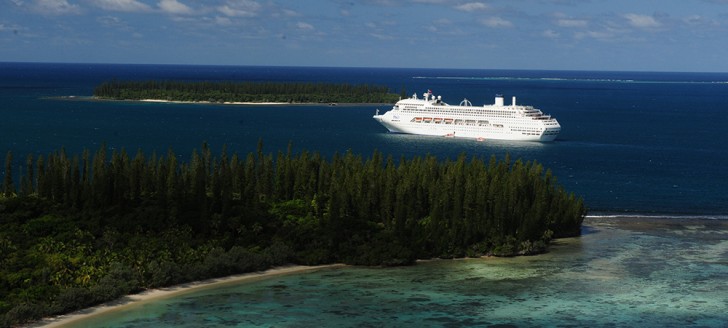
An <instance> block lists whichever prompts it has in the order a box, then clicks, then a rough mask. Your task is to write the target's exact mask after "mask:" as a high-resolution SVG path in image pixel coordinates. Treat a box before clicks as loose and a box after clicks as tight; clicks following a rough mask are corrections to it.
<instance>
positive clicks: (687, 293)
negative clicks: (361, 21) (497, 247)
mask: <svg viewBox="0 0 728 328" xmlns="http://www.w3.org/2000/svg"><path fill="white" fill-rule="evenodd" d="M111 79H119V80H148V79H155V80H188V81H251V80H252V81H308V82H345V83H352V84H359V83H371V84H380V85H387V86H389V87H390V88H391V89H392V90H393V91H394V92H396V93H400V92H402V91H404V93H405V94H407V95H411V94H412V93H415V92H416V93H418V94H420V95H421V94H422V92H425V91H426V90H428V89H429V90H432V91H433V92H434V93H435V94H436V95H442V96H443V99H444V101H446V102H449V103H452V104H457V103H459V102H460V101H461V100H462V99H463V98H468V99H469V100H470V101H471V102H473V103H474V104H476V105H479V104H489V103H492V102H493V98H494V96H495V95H496V94H503V95H504V96H505V97H506V99H510V97H511V96H517V98H518V103H520V104H526V105H533V106H535V107H537V108H539V109H541V110H543V111H544V112H546V113H548V114H551V115H553V116H554V117H555V118H557V119H558V120H559V122H560V123H561V126H562V132H561V134H560V135H559V137H558V138H557V139H556V141H554V142H551V143H533V142H508V141H490V140H487V141H485V142H477V141H474V140H463V139H457V138H454V139H453V138H438V137H425V136H414V135H400V134H390V133H388V132H386V129H385V128H384V127H382V126H381V125H379V124H378V123H377V122H375V121H374V120H373V119H372V115H374V113H375V111H376V110H377V109H379V110H380V111H383V110H388V109H389V107H390V106H391V105H346V106H344V105H339V106H325V105H321V106H318V105H305V106H288V105H276V106H269V105H266V106H252V105H246V106H238V105H216V104H169V103H141V102H124V101H94V100H91V99H89V98H88V97H89V96H90V95H91V94H92V93H93V89H94V87H95V86H96V85H97V84H98V83H100V82H103V81H107V80H111ZM727 110H728V73H652V72H580V71H525V70H462V69H457V70H456V69H411V68H406V69H405V68H402V69H394V68H320V67H233V66H175V65H102V64H36V63H0V117H2V119H1V120H0V131H2V135H0V152H2V153H0V154H5V153H7V152H8V151H12V153H13V156H14V157H13V158H14V161H15V163H14V164H15V167H18V168H19V167H20V166H21V165H22V164H23V163H24V162H25V156H26V155H28V154H33V155H34V156H37V155H40V154H48V153H50V152H53V151H57V150H60V149H62V148H63V149H65V150H66V151H67V152H68V153H70V154H76V153H80V152H81V151H82V150H83V149H90V150H92V151H93V150H96V149H98V148H99V147H106V148H108V149H109V150H117V151H119V150H122V149H125V150H126V151H128V152H130V153H135V152H136V151H137V149H142V150H143V151H145V152H147V153H152V152H156V153H164V154H166V153H167V151H168V149H170V148H171V149H173V150H174V151H175V153H176V154H177V155H178V156H179V157H180V159H182V160H185V159H187V158H188V157H189V156H190V154H191V153H192V150H193V149H195V148H197V149H200V147H201V144H202V143H203V142H207V143H208V144H209V145H210V147H211V148H212V149H213V150H216V149H217V150H221V149H222V147H223V145H227V147H228V152H238V153H240V154H247V153H248V152H252V151H255V150H256V148H257V145H258V142H259V140H263V143H264V148H265V149H264V151H266V152H273V153H276V152H278V151H286V149H287V147H288V145H289V144H291V145H292V147H293V150H294V152H296V151H301V150H304V149H305V150H309V151H318V152H320V153H322V154H324V155H325V156H331V155H333V154H335V153H343V152H346V151H352V152H354V153H357V154H362V155H363V156H364V157H367V156H369V155H370V154H371V153H372V152H373V151H374V150H375V149H376V150H379V151H381V152H383V153H384V154H385V155H391V156H393V157H394V158H395V159H399V158H401V157H405V158H409V157H412V156H422V155H425V154H432V155H436V156H438V157H439V158H442V159H443V160H444V159H447V158H450V159H454V158H455V157H457V156H458V155H460V154H462V153H464V154H467V155H468V156H481V157H486V158H487V157H490V156H492V155H495V156H497V157H499V158H504V157H505V156H506V154H509V155H510V156H511V158H514V159H515V158H522V159H523V160H536V161H538V162H540V163H542V164H543V165H544V166H545V167H546V168H549V169H551V170H552V171H553V173H554V175H555V176H556V177H557V178H558V182H559V183H560V184H561V185H562V186H563V187H564V188H565V189H566V190H568V191H571V192H574V193H575V194H576V195H578V196H580V197H583V198H584V200H585V202H586V205H587V206H588V207H589V209H590V217H589V218H588V219H587V221H586V222H585V226H584V230H583V232H584V235H583V236H582V237H579V238H573V239H565V240H559V241H558V243H557V244H556V245H555V246H554V247H553V249H552V252H550V253H549V254H545V255H539V256H534V257H518V258H509V259H472V260H466V261H436V262H428V263H420V264H418V265H416V266H413V267H406V268H390V269H381V268H357V267H346V268H340V269H334V270H323V271H318V272H314V273H308V274H301V275H292V276H285V277H274V278H271V279H266V280H261V281H259V282H255V283H248V284H240V285H238V286H234V287H231V286H227V287H225V288H222V289H211V290H203V291H200V292H199V293H193V294H185V295H182V296H180V297H174V298H171V299H167V300H162V301H159V302H152V303H144V304H141V305H139V306H137V307H134V308H133V309H131V310H129V311H122V312H117V313H115V314H113V315H109V316H101V317H96V318H92V319H91V320H89V321H83V322H78V323H76V324H74V325H73V327H100V326H104V327H149V326H155V327H163V326H175V327H177V326H190V327H192V326H194V327H198V326H209V327H215V326H218V327H235V326H236V327H248V326H259V327H319V326H358V327H368V326H390V327H399V326H427V327H429V326H477V327H482V326H491V325H492V326H499V327H506V326H508V327H510V326H517V327H539V326H595V327H614V326H624V327H627V326H641V327H684V326H695V327H725V326H728V317H727V316H726V313H728V227H727V226H726V225H728V191H726V189H725V186H726V185H728V168H727V167H726V164H727V163H728V147H726V145H725V141H726V131H728V130H726V127H728V115H726V114H727V112H726V111H727ZM18 171H20V170H15V171H14V172H15V173H16V174H17V172H18ZM0 173H2V172H0ZM0 175H1V174H0Z"/></svg>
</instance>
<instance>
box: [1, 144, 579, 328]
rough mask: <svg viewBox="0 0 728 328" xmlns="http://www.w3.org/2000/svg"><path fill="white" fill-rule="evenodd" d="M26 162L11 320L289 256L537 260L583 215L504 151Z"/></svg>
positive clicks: (542, 176)
mask: <svg viewBox="0 0 728 328" xmlns="http://www.w3.org/2000/svg"><path fill="white" fill-rule="evenodd" d="M18 162H21V163H24V164H23V165H20V166H19V167H14V165H13V163H15V162H14V161H13V154H12V153H8V154H7V157H6V161H5V169H4V172H5V174H4V179H3V183H2V190H1V191H2V193H0V295H2V297H0V315H1V316H2V317H0V325H2V326H12V325H17V324H22V323H26V322H29V321H32V320H37V319H39V318H42V317H44V316H49V315H54V314H61V313H67V312H70V311H73V310H77V309H81V308H84V307H89V306H92V305H96V304H100V303H103V302H106V301H109V300H113V299H116V298H118V297H121V296H123V295H126V294H129V293H136V292H140V291H142V290H145V289H150V288H156V287H162V286H170V285H174V284H179V283H183V282H189V281H196V280H202V279H206V278H212V277H221V276H226V275H231V274H236V273H243V272H251V271H258V270H264V269H267V268H270V267H273V266H279V265H283V264H291V263H293V264H308V265H311V264H327V263H347V264H355V265H408V264H413V263H414V261H416V260H417V259H430V258H453V257H479V256H483V255H494V256H513V255H519V254H520V255H528V254H535V253H540V252H544V251H545V250H546V248H547V247H548V244H549V242H550V241H551V239H552V238H558V237H566V236H575V235H578V234H579V233H580V226H581V223H582V221H583V219H584V216H585V215H586V208H585V206H584V204H583V201H582V200H581V199H580V198H578V197H576V196H575V195H573V194H571V193H567V192H566V191H565V190H564V189H563V188H562V187H560V186H559V185H558V184H557V182H556V178H555V177H554V176H552V174H551V172H550V171H549V170H544V168H543V166H542V165H541V164H538V163H536V162H524V161H521V160H515V161H512V160H511V159H510V158H509V156H506V157H505V158H503V159H497V158H496V157H495V156H493V157H490V158H489V159H484V158H479V157H472V158H469V157H467V156H465V155H461V156H459V157H458V158H456V159H445V160H441V159H438V158H436V157H434V156H431V155H428V156H424V157H414V158H411V159H407V158H404V157H402V158H398V159H395V158H393V157H392V156H385V155H384V154H382V153H380V152H376V151H375V152H374V153H373V154H372V155H371V156H369V157H368V158H366V159H364V158H363V157H362V156H361V155H356V154H353V153H351V152H347V153H344V154H335V155H333V156H331V157H330V158H325V157H324V156H322V155H320V154H319V153H315V152H308V151H302V152H300V153H298V154H292V152H291V150H290V147H289V149H288V150H287V151H285V152H284V151H279V152H278V153H276V154H275V155H274V154H271V153H269V154H266V153H264V152H263V147H262V143H260V144H259V146H258V150H257V151H256V152H252V153H249V154H247V155H246V156H239V155H237V154H228V152H227V150H226V149H225V148H223V149H222V151H221V152H220V153H219V154H218V155H213V154H212V151H211V150H210V148H209V147H208V146H207V145H205V144H203V145H202V147H201V149H200V150H199V151H197V150H195V151H193V152H192V155H191V157H190V160H189V162H182V161H180V160H178V156H177V155H176V154H175V153H174V152H173V151H172V150H169V151H168V152H167V153H166V154H163V155H162V154H151V155H148V154H145V153H144V152H143V151H141V150H139V151H138V152H137V153H136V154H135V155H130V154H128V153H127V152H126V151H124V150H121V151H109V150H107V148H106V147H105V146H102V147H100V148H99V149H98V150H97V151H95V152H94V153H93V154H91V152H89V151H84V152H83V153H82V154H75V155H69V154H66V152H65V151H64V150H59V151H56V152H53V153H51V154H48V155H46V156H39V157H37V158H34V157H33V156H27V157H25V158H23V159H21V160H19V161H18ZM16 170H17V171H16ZM13 177H19V178H16V180H17V181H15V180H14V179H13Z"/></svg>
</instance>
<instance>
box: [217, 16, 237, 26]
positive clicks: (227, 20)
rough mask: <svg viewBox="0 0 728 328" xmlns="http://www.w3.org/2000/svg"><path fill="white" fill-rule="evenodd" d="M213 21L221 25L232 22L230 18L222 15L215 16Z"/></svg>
mask: <svg viewBox="0 0 728 328" xmlns="http://www.w3.org/2000/svg"><path fill="white" fill-rule="evenodd" d="M215 23H216V24H218V25H222V26H228V25H232V24H233V22H232V21H231V20H230V18H228V17H222V16H217V17H215Z"/></svg>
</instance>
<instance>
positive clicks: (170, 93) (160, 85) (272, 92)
mask: <svg viewBox="0 0 728 328" xmlns="http://www.w3.org/2000/svg"><path fill="white" fill-rule="evenodd" d="M93 96H94V98H95V99H107V100H146V101H170V102H195V103H200V102H203V103H228V104H246V103H274V104H275V103H284V104H338V103H361V104H372V103H381V104H390V103H394V102H396V101H397V100H399V99H400V97H401V95H398V94H394V93H390V92H389V88H387V87H386V86H377V85H368V84H358V85H354V84H349V83H312V82H211V81H204V82H191V81H154V80H150V81H121V80H112V81H107V82H103V83H101V84H100V85H98V86H97V87H96V88H95V89H94V93H93Z"/></svg>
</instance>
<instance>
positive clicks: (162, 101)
mask: <svg viewBox="0 0 728 328" xmlns="http://www.w3.org/2000/svg"><path fill="white" fill-rule="evenodd" d="M49 98H50V99H60V100H76V101H118V102H139V103H159V104H191V105H232V106H328V107H337V106H342V107H352V106H386V105H391V104H390V103H335V102H331V103H289V102H231V101H226V102H212V101H181V100H165V99H102V98H96V97H94V96H59V97H49Z"/></svg>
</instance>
